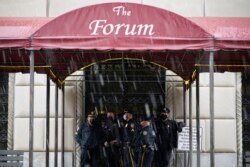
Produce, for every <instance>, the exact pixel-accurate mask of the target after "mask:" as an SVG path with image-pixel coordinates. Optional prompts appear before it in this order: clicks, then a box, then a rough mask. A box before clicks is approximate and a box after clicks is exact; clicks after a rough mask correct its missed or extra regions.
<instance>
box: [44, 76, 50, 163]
mask: <svg viewBox="0 0 250 167" xmlns="http://www.w3.org/2000/svg"><path fill="white" fill-rule="evenodd" d="M46 90H47V91H46V157H45V158H46V167H49V143H50V142H49V136H50V77H49V72H48V74H47V85H46Z"/></svg>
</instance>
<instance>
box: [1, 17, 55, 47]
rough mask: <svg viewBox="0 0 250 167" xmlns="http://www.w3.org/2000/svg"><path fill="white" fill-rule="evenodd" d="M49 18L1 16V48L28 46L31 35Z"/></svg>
mask: <svg viewBox="0 0 250 167" xmlns="http://www.w3.org/2000/svg"><path fill="white" fill-rule="evenodd" d="M50 20H51V19H49V18H16V17H15V18H7V17H5V18H0V48H28V47H30V37H31V35H32V34H33V33H34V32H35V31H37V30H38V29H39V28H41V27H42V26H43V25H44V24H45V23H47V22H49V21H50Z"/></svg>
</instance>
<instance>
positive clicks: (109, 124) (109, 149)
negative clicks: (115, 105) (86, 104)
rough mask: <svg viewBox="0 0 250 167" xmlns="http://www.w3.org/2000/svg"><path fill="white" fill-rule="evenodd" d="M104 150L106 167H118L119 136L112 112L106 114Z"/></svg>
mask: <svg viewBox="0 0 250 167" xmlns="http://www.w3.org/2000/svg"><path fill="white" fill-rule="evenodd" d="M104 133H105V142H104V146H105V150H106V155H107V161H106V163H107V164H106V166H107V167H120V166H121V165H120V164H119V163H120V162H119V160H120V159H121V157H120V152H119V145H120V135H119V128H118V124H117V120H116V118H115V115H114V113H113V112H107V118H106V121H105V126H104Z"/></svg>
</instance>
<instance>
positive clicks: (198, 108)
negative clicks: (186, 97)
mask: <svg viewBox="0 0 250 167" xmlns="http://www.w3.org/2000/svg"><path fill="white" fill-rule="evenodd" d="M196 140H197V141H196V142H197V167H200V165H201V162H200V159H201V157H200V77H199V67H196Z"/></svg>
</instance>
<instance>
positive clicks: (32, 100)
mask: <svg viewBox="0 0 250 167" xmlns="http://www.w3.org/2000/svg"><path fill="white" fill-rule="evenodd" d="M34 65H35V58H34V51H33V50H31V51H30V116H29V119H30V120H29V123H30V124H29V167H33V139H34V135H33V132H34V71H35V70H34Z"/></svg>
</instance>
